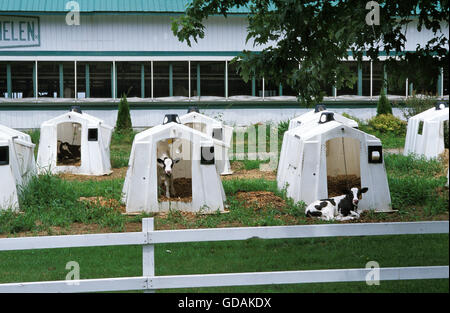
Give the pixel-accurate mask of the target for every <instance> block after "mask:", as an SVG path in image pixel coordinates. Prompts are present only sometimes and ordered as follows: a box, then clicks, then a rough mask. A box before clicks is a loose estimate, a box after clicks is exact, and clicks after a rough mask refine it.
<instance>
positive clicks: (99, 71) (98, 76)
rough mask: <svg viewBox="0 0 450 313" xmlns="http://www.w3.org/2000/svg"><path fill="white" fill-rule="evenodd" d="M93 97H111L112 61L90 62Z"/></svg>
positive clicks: (91, 94) (91, 93) (91, 92)
mask: <svg viewBox="0 0 450 313" xmlns="http://www.w3.org/2000/svg"><path fill="white" fill-rule="evenodd" d="M89 79H90V86H89V87H90V96H91V98H111V94H112V93H111V89H112V82H111V62H92V63H89Z"/></svg>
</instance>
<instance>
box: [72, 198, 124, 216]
mask: <svg viewBox="0 0 450 313" xmlns="http://www.w3.org/2000/svg"><path fill="white" fill-rule="evenodd" d="M78 201H82V202H86V203H87V204H92V205H98V206H102V207H107V208H113V209H117V210H118V211H120V212H122V213H125V212H126V207H125V205H124V204H122V203H120V201H117V200H116V199H108V198H104V197H80V198H79V199H78Z"/></svg>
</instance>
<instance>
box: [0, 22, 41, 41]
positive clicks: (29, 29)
mask: <svg viewBox="0 0 450 313" xmlns="http://www.w3.org/2000/svg"><path fill="white" fill-rule="evenodd" d="M40 35H41V34H40V27H39V17H34V16H12V15H0V49H4V48H17V47H35V46H40V44H41V38H40Z"/></svg>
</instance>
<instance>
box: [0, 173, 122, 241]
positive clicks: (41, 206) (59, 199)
mask: <svg viewBox="0 0 450 313" xmlns="http://www.w3.org/2000/svg"><path fill="white" fill-rule="evenodd" d="M122 184H123V182H122V181H121V180H111V181H102V182H93V181H87V182H74V181H64V180H62V179H61V178H59V177H57V176H55V175H51V174H43V175H39V176H36V177H34V178H32V179H31V181H30V183H29V184H28V186H27V187H26V189H25V191H22V192H21V195H20V198H19V202H20V208H21V211H22V214H16V213H13V212H11V211H3V212H1V213H0V233H17V232H23V231H33V232H41V231H48V232H51V229H52V227H55V226H56V227H63V228H67V229H68V228H69V227H70V226H71V224H72V223H84V224H93V223H96V224H98V225H100V226H102V227H111V228H112V230H114V231H123V229H124V223H125V218H124V217H123V216H122V215H121V214H120V212H118V211H116V210H115V209H114V208H111V207H107V206H101V205H99V204H93V203H91V204H86V203H85V202H81V201H78V199H79V198H80V197H90V196H105V197H108V198H114V199H119V197H120V193H121V189H122Z"/></svg>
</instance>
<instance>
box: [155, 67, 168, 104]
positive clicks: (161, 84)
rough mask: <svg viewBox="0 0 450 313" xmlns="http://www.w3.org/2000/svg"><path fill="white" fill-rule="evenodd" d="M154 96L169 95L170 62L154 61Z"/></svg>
mask: <svg viewBox="0 0 450 313" xmlns="http://www.w3.org/2000/svg"><path fill="white" fill-rule="evenodd" d="M153 88H154V90H153V96H154V97H155V98H159V97H168V96H169V62H153Z"/></svg>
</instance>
